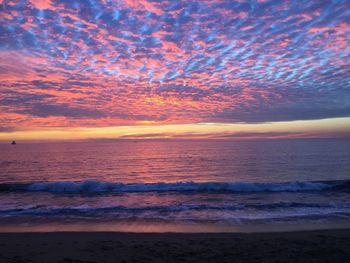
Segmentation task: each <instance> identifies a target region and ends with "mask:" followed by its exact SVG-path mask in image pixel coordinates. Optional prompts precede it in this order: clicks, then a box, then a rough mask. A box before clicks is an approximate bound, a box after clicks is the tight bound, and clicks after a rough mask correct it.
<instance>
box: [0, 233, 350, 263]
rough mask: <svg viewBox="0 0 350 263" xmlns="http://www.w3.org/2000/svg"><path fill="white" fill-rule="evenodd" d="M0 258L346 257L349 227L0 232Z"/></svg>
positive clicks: (212, 259)
mask: <svg viewBox="0 0 350 263" xmlns="http://www.w3.org/2000/svg"><path fill="white" fill-rule="evenodd" d="M0 262H167V263H170V262H220V263H224V262H308V263H310V262H332V263H334V262H344V263H345V262H346V263H348V262H350V229H343V230H318V231H303V232H284V233H250V234H243V233H226V234H225V233H222V234H221V233H210V234H205V233H202V234H178V233H115V232H56V233H54V232H52V233H1V234H0Z"/></svg>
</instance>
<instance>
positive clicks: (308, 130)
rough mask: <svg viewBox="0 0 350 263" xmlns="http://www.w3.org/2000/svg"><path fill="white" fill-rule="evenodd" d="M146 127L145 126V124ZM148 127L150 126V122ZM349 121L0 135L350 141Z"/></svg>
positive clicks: (8, 135) (3, 135)
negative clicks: (334, 139) (324, 139)
mask: <svg viewBox="0 0 350 263" xmlns="http://www.w3.org/2000/svg"><path fill="white" fill-rule="evenodd" d="M143 124H146V122H145V123H143ZM147 124H150V123H148V122H147ZM349 135H350V118H332V119H323V120H309V121H289V122H270V123H256V124H245V123H236V124H229V123H197V124H173V125H152V126H146V125H142V126H113V127H98V128H88V127H87V128H51V129H47V128H43V129H35V130H34V129H32V130H21V131H13V132H0V140H1V141H9V140H81V139H163V138H182V139H184V138H187V139H263V138H267V139H273V138H323V137H349Z"/></svg>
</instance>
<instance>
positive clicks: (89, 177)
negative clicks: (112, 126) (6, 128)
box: [0, 140, 350, 231]
mask: <svg viewBox="0 0 350 263" xmlns="http://www.w3.org/2000/svg"><path fill="white" fill-rule="evenodd" d="M349 218H350V141H349V140H266V141H263V140H261V141H204V140H196V141H190V140H186V141H180V140H179V141H175V140H171V141H169V140H168V141H167V140H164V141H135V142H134V141H115V142H111V141H110V142H71V143H23V144H22V143H19V144H17V145H15V146H13V145H8V144H0V223H2V224H3V227H2V228H1V230H2V231H3V230H4V229H5V228H11V226H12V225H14V224H17V225H18V224H23V223H25V224H26V226H28V227H30V226H31V225H37V224H44V223H48V222H50V223H57V224H58V223H86V222H93V223H96V222H97V223H101V222H102V223H103V224H109V223H111V222H112V223H118V222H123V224H124V225H125V222H127V223H130V222H146V223H157V224H160V225H162V224H163V225H165V224H187V225H188V224H190V225H192V226H193V225H197V224H218V225H225V226H240V227H243V228H244V227H245V226H247V225H256V224H260V225H261V224H262V225H264V224H304V223H312V224H313V223H322V224H332V223H334V222H335V223H338V222H342V223H350V219H349ZM119 230H120V229H119ZM202 230H203V229H202ZM203 231H204V230H203Z"/></svg>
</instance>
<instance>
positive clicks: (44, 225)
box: [0, 219, 350, 234]
mask: <svg viewBox="0 0 350 263" xmlns="http://www.w3.org/2000/svg"><path fill="white" fill-rule="evenodd" d="M29 222H30V223H29ZM337 229H349V230H350V222H349V221H348V220H345V221H342V220H338V221H334V222H303V223H276V222H275V223H273V222H270V223H260V224H259V223H255V224H224V223H190V222H187V223H184V222H162V221H159V222H153V221H142V220H135V221H126V220H120V221H100V222H96V221H90V222H89V221H76V222H75V221H72V222H58V221H57V220H54V221H42V220H41V219H40V220H39V221H35V220H29V219H26V221H17V222H15V221H7V220H1V221H0V234H1V233H61V232H62V233H65V232H86V233H90V232H91V233H99V232H104V233H135V234H137V233H159V234H162V233H183V234H186V233H188V234H204V233H233V234H235V233H243V234H244V233H247V234H249V233H251V234H254V233H282V232H301V231H322V230H337Z"/></svg>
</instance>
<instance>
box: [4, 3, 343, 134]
mask: <svg viewBox="0 0 350 263" xmlns="http://www.w3.org/2000/svg"><path fill="white" fill-rule="evenodd" d="M0 80H1V85H0V140H12V139H22V140H26V139H28V140H38V139H84V138H132V139H135V138H164V137H165V138H169V137H171V138H172V137H181V138H183V137H186V138H188V137H189V138H231V139H232V138H237V139H242V138H295V137H344V136H345V137H350V136H349V134H350V2H349V1H348V0H333V1H328V0H305V1H302V0H300V1H278V0H251V1H243V0H239V1H233V0H197V1H194V0H31V1H30V0H0Z"/></svg>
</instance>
